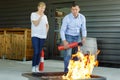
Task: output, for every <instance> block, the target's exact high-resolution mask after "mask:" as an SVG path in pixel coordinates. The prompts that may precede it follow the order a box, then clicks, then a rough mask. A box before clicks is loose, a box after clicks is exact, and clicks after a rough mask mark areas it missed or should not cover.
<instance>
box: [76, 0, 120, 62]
mask: <svg viewBox="0 0 120 80" xmlns="http://www.w3.org/2000/svg"><path fill="white" fill-rule="evenodd" d="M78 3H79V4H80V6H81V13H83V14H84V15H85V16H86V18H87V29H88V37H95V38H97V43H98V48H99V49H100V50H101V53H100V54H99V55H98V59H99V61H100V62H107V63H118V64H120V0H91V1H89V0H80V1H78Z"/></svg>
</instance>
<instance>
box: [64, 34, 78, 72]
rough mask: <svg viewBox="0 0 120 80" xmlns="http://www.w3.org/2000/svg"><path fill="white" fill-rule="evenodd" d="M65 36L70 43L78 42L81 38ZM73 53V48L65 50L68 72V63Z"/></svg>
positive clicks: (65, 68)
mask: <svg viewBox="0 0 120 80" xmlns="http://www.w3.org/2000/svg"><path fill="white" fill-rule="evenodd" d="M65 37H66V40H67V41H68V42H69V43H71V42H78V41H79V39H80V37H79V36H71V35H65ZM71 53H72V48H69V49H67V50H65V51H64V72H68V64H69V60H70V58H71Z"/></svg>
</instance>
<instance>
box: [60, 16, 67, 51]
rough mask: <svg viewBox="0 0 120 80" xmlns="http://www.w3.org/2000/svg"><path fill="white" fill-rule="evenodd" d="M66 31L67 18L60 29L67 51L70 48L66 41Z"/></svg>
mask: <svg viewBox="0 0 120 80" xmlns="http://www.w3.org/2000/svg"><path fill="white" fill-rule="evenodd" d="M66 29H67V18H66V17H65V18H64V19H63V21H62V26H61V29H60V36H61V39H62V41H63V45H64V48H65V49H67V48H68V42H67V41H66V38H65V32H66Z"/></svg>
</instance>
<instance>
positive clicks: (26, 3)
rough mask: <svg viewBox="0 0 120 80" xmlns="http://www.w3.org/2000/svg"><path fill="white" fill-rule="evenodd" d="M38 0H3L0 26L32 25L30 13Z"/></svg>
mask: <svg viewBox="0 0 120 80" xmlns="http://www.w3.org/2000/svg"><path fill="white" fill-rule="evenodd" d="M37 3H38V0H1V1H0V27H28V28H29V27H30V14H31V12H32V11H35V10H36V8H37Z"/></svg>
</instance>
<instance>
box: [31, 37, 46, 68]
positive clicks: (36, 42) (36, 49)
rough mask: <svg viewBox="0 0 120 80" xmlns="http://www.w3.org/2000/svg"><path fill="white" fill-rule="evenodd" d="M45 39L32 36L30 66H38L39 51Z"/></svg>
mask: <svg viewBox="0 0 120 80" xmlns="http://www.w3.org/2000/svg"><path fill="white" fill-rule="evenodd" d="M44 42H45V39H40V38H37V37H32V46H33V50H34V54H33V58H32V66H38V65H39V62H40V53H41V51H42V47H43V45H44Z"/></svg>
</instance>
